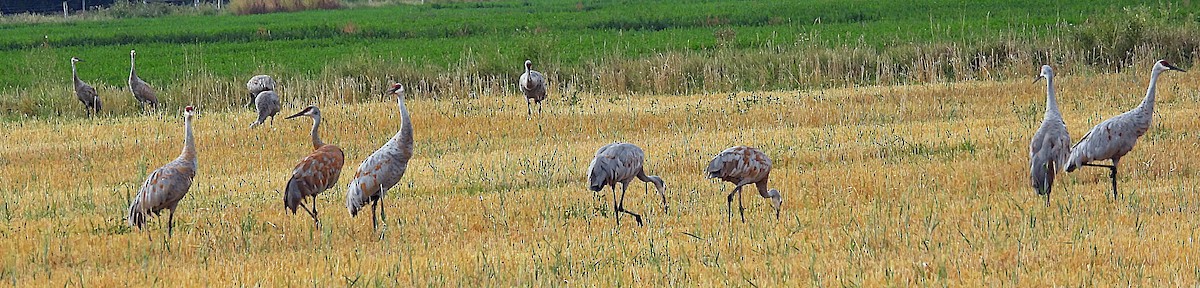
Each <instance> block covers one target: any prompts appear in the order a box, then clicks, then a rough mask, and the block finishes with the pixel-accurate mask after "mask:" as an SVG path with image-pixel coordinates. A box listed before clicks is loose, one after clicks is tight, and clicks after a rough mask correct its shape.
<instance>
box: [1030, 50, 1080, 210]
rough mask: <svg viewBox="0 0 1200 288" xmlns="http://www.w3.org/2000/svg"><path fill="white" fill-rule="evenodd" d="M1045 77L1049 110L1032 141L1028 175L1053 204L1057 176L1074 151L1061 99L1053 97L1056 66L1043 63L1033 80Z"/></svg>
mask: <svg viewBox="0 0 1200 288" xmlns="http://www.w3.org/2000/svg"><path fill="white" fill-rule="evenodd" d="M1041 79H1046V114H1045V116H1043V117H1042V126H1041V127H1039V128H1038V130H1037V132H1036V133H1034V134H1033V139H1032V140H1031V141H1030V142H1029V162H1030V164H1029V179H1030V181H1031V182H1032V185H1033V191H1034V192H1037V194H1038V195H1043V196H1046V206H1050V190H1051V188H1053V187H1054V176H1055V175H1056V174H1057V173H1058V171H1059V170H1062V169H1063V167H1064V166H1065V165H1066V163H1067V157H1068V156H1070V155H1071V148H1070V147H1071V136H1070V135H1069V134H1068V133H1067V124H1066V122H1063V119H1062V113H1060V112H1059V111H1058V100H1057V99H1056V98H1055V97H1054V68H1050V65H1042V73H1041V74H1039V75H1038V76H1037V78H1035V79H1034V80H1033V82H1034V83H1036V82H1037V81H1038V80H1041Z"/></svg>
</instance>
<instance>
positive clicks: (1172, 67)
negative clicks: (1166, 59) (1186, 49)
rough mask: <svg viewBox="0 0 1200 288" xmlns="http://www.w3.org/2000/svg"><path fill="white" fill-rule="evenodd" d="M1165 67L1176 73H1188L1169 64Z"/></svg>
mask: <svg viewBox="0 0 1200 288" xmlns="http://www.w3.org/2000/svg"><path fill="white" fill-rule="evenodd" d="M1163 66H1167V68H1171V70H1175V71H1179V72H1187V70H1183V69H1179V67H1175V66H1174V65H1171V64H1167V65H1163Z"/></svg>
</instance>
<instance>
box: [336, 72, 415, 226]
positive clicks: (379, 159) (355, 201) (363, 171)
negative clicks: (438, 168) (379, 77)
mask: <svg viewBox="0 0 1200 288" xmlns="http://www.w3.org/2000/svg"><path fill="white" fill-rule="evenodd" d="M388 94H389V95H396V102H397V106H399V109H400V122H401V123H400V131H399V132H396V136H392V139H391V140H388V141H387V143H385V144H383V147H379V150H375V153H371V156H368V157H367V160H363V162H362V164H361V165H358V171H357V172H355V173H354V180H351V181H350V187H347V189H346V208H347V209H349V210H350V216H351V217H354V216H356V215H358V211H359V209H362V207H363V206H365V205H367V202H370V203H371V228H372V229H377V227H378V224H377V223H376V220H375V206H376V205H377V204H379V202H380V201H381V200H382V199H383V197H385V196H387V191H388V190H390V189H392V187H393V186H396V183H399V182H400V178H401V177H404V171H405V170H406V169H407V168H408V160H409V159H412V155H413V128H412V121H410V118H409V115H408V107H407V106H405V105H404V86H403V85H400V83H396V84H395V85H392V88H391V89H388ZM379 214H380V216H383V217H385V218H383V220H384V221H385V222H386V221H387V218H386V214H384V213H383V208H380V212H379Z"/></svg>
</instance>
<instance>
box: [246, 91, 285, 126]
mask: <svg viewBox="0 0 1200 288" xmlns="http://www.w3.org/2000/svg"><path fill="white" fill-rule="evenodd" d="M254 98H255V99H254V108H255V110H258V120H256V121H254V123H250V128H254V126H258V125H262V124H263V121H267V117H271V125H275V114H278V113H279V94H277V93H275V91H271V90H267V91H262V92H259V93H258V96H255V97H254Z"/></svg>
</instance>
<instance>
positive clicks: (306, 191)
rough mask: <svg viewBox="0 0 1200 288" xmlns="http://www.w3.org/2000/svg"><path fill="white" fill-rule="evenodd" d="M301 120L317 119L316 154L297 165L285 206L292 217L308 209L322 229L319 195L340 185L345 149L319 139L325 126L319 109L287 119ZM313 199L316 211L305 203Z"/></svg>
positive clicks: (312, 109)
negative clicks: (318, 210) (320, 131)
mask: <svg viewBox="0 0 1200 288" xmlns="http://www.w3.org/2000/svg"><path fill="white" fill-rule="evenodd" d="M300 116H308V117H311V118H312V119H313V125H312V143H313V152H312V153H310V154H308V156H306V157H304V159H300V163H299V164H296V168H295V169H293V170H292V179H291V180H288V184H287V189H286V190H285V192H284V195H283V205H284V207H286V208H287V209H289V210H291V211H292V214H296V206H300V207H304V209H305V210H304V211H305V212H308V215H311V216H312V217H313V224H316V225H317V226H320V225H321V222H320V220H317V194H320V193H321V192H324V191H325V190H328V189H329V188H333V185H336V184H337V181H338V177H339V176H341V175H342V164H344V163H345V162H344V160H345V155H344V154H343V153H342V148H339V147H338V146H337V145H329V144H325V142H321V137H320V136H318V135H317V128H318V127H320V126H321V110H320V109H317V106H308V107H307V108H304V110H301V111H300V112H299V113H296V114H295V115H292V116H288V117H287V118H285V119H292V118H296V117H300ZM309 196H312V198H313V201H312V206H313V207H312V209H309V208H308V207H305V206H304V203H303V200H304V197H309Z"/></svg>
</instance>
